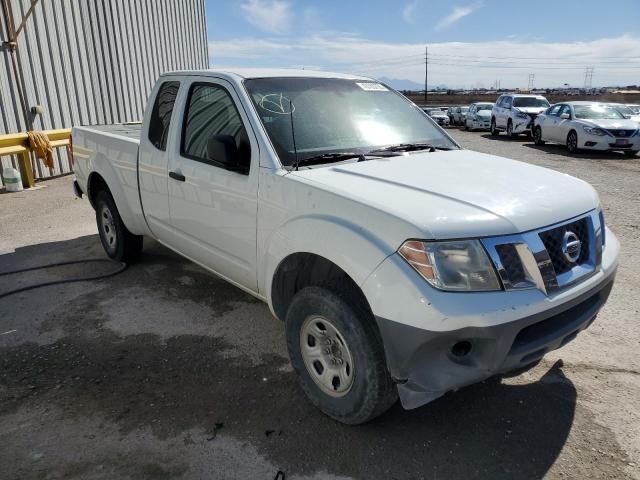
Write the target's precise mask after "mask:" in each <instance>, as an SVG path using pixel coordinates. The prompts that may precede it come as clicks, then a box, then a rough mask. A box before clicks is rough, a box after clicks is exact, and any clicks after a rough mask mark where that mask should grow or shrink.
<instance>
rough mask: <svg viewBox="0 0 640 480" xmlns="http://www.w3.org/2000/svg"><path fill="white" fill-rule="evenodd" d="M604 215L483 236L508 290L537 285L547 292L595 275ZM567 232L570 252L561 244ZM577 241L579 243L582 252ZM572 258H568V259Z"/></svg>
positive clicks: (600, 253) (483, 240) (598, 262)
mask: <svg viewBox="0 0 640 480" xmlns="http://www.w3.org/2000/svg"><path fill="white" fill-rule="evenodd" d="M602 225H603V222H602V218H600V216H599V215H598V212H597V211H595V210H594V211H592V212H589V213H586V214H584V215H583V216H582V217H579V218H577V219H575V220H573V221H570V222H568V223H564V224H556V225H552V226H550V227H546V228H541V229H538V230H530V231H528V232H524V233H516V234H512V235H503V236H499V237H487V238H483V239H482V244H483V245H484V247H485V249H486V251H487V253H488V254H489V256H490V257H491V260H492V262H493V264H494V265H495V267H496V270H497V273H498V276H499V277H500V280H501V281H502V285H503V287H504V289H505V290H520V289H523V288H537V289H538V290H540V291H542V292H544V293H545V294H547V295H548V294H550V293H551V292H554V291H557V290H561V289H563V288H565V287H568V286H569V285H573V284H575V283H576V282H580V281H583V280H584V279H586V278H588V277H589V276H590V275H592V274H593V273H594V272H595V271H596V270H597V268H598V267H599V265H600V261H601V255H602V242H601V235H602V234H601V233H599V232H601V231H602V228H603V227H602ZM567 232H572V233H573V234H574V235H575V237H573V235H572V236H567V244H568V245H567V246H568V247H569V248H568V250H569V252H568V254H570V253H573V254H574V255H577V257H576V258H575V261H571V255H568V254H567V256H565V253H563V251H562V245H563V241H564V238H565V234H566V233H567ZM576 240H578V241H579V242H580V244H579V248H580V251H579V253H578V252H577V251H576V247H578V245H577V242H576ZM567 257H569V258H567Z"/></svg>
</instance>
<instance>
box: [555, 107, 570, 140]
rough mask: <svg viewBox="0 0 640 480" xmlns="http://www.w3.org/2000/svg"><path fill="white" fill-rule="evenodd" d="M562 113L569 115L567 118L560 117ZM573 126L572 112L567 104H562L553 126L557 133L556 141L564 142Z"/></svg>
mask: <svg viewBox="0 0 640 480" xmlns="http://www.w3.org/2000/svg"><path fill="white" fill-rule="evenodd" d="M563 115H565V116H566V115H569V118H562V116H563ZM572 127H573V112H571V107H570V106H569V105H566V104H565V105H562V108H561V109H560V111H559V112H558V124H557V126H556V128H555V133H556V135H557V138H556V142H559V143H565V142H566V141H567V135H569V131H570V130H571V128H572Z"/></svg>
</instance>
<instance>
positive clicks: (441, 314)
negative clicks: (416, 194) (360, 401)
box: [363, 230, 619, 409]
mask: <svg viewBox="0 0 640 480" xmlns="http://www.w3.org/2000/svg"><path fill="white" fill-rule="evenodd" d="M618 252H619V244H618V242H617V239H616V238H615V236H614V235H613V234H612V233H611V231H610V230H607V246H606V248H605V249H604V250H603V254H602V264H601V267H600V270H599V271H598V272H597V273H595V274H593V275H591V276H590V277H588V278H587V279H586V280H584V281H582V282H580V283H579V284H576V285H573V286H571V287H568V288H565V289H562V290H561V291H559V292H557V293H554V294H550V295H548V296H547V295H545V294H544V293H542V292H540V291H539V290H535V289H530V290H522V291H501V292H478V293H459V292H443V291H439V290H436V289H434V288H431V287H430V286H429V285H428V284H427V283H426V282H425V281H424V280H423V279H422V278H421V277H419V275H418V274H417V273H415V272H414V271H413V269H412V268H411V267H410V266H409V265H408V264H406V262H404V261H403V260H402V259H401V258H400V257H399V255H392V256H391V257H389V258H387V260H385V262H383V263H382V265H381V266H380V267H379V268H378V269H377V270H376V271H375V272H374V273H373V274H372V275H371V276H370V277H369V279H367V281H366V282H365V284H364V285H363V290H364V292H365V295H366V296H367V298H368V299H369V302H370V304H371V308H372V310H373V312H374V314H375V317H376V320H377V323H378V326H379V329H380V332H381V335H382V339H383V342H384V347H385V353H386V359H387V367H388V369H389V372H390V373H391V375H392V377H393V378H394V379H395V380H396V382H397V386H398V393H399V395H400V399H401V401H402V405H403V406H404V408H406V409H411V408H416V407H419V406H421V405H424V404H425V403H428V402H430V401H432V400H435V399H436V398H438V397H440V396H442V395H444V394H445V393H447V392H448V391H451V390H457V389H459V388H461V387H464V386H466V385H470V384H473V383H476V382H479V381H482V380H484V379H486V378H489V377H491V376H493V375H497V374H501V373H506V372H509V371H513V370H518V369H520V368H522V367H524V366H526V365H529V364H532V363H534V362H536V361H538V360H539V359H540V358H542V357H543V356H544V355H545V354H546V353H547V352H549V351H551V350H554V349H557V348H560V347H562V346H563V345H565V344H566V343H568V342H569V341H571V340H572V339H573V338H575V336H576V335H577V334H578V333H579V332H580V331H581V330H583V329H585V328H587V327H588V326H589V325H590V324H591V323H592V322H593V320H594V319H595V317H596V315H597V313H598V311H599V310H600V308H601V307H602V306H603V305H604V303H605V302H606V300H607V298H608V296H609V293H610V291H611V288H612V286H613V282H614V278H615V273H616V268H617V258H618ZM390 299H393V300H390ZM460 342H468V344H467V345H468V346H470V350H469V352H468V353H467V354H465V355H456V351H455V350H456V348H455V347H458V346H459V345H461V343H460ZM463 345H464V343H463ZM459 350H460V349H458V351H457V353H460V351H459ZM462 351H463V352H464V348H463V349H462Z"/></svg>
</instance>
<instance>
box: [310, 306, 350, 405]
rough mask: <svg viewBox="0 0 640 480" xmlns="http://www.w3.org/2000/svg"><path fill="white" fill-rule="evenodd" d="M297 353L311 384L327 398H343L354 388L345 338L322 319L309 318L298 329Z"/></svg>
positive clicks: (316, 317) (333, 326) (320, 317)
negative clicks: (298, 352)
mask: <svg viewBox="0 0 640 480" xmlns="http://www.w3.org/2000/svg"><path fill="white" fill-rule="evenodd" d="M300 352H301V354H302V360H303V361H304V365H305V367H306V368H307V372H309V376H310V377H311V379H312V380H313V382H314V383H315V384H316V385H317V386H318V387H319V388H320V390H322V391H323V392H324V393H326V394H327V395H329V396H331V397H334V398H340V397H344V396H345V395H346V394H347V393H349V391H350V390H351V387H352V386H353V379H354V373H355V371H354V365H353V357H352V356H351V351H350V350H349V346H348V345H347V342H346V340H345V338H344V335H342V334H341V333H340V331H339V330H338V329H337V328H336V327H335V325H334V324H333V323H331V322H330V321H329V320H327V319H326V318H325V317H322V316H318V315H315V316H311V317H308V318H307V319H306V320H305V321H304V323H303V324H302V328H301V329H300Z"/></svg>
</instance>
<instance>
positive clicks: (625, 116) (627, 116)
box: [623, 115, 631, 120]
mask: <svg viewBox="0 0 640 480" xmlns="http://www.w3.org/2000/svg"><path fill="white" fill-rule="evenodd" d="M623 117H624V118H626V119H627V120H629V119H630V118H631V115H623Z"/></svg>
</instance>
